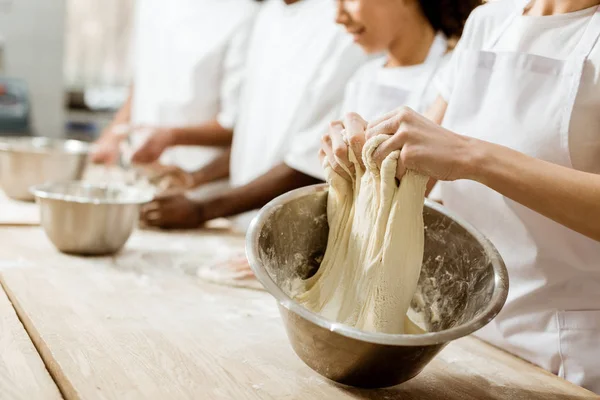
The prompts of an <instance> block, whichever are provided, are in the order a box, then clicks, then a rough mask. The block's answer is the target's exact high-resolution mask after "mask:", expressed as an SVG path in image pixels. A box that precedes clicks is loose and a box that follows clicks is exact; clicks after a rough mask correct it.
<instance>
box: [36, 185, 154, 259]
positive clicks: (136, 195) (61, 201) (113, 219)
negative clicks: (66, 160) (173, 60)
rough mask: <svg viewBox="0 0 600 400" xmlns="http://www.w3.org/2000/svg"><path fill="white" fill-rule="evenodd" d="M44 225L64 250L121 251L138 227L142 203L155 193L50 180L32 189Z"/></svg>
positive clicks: (124, 186)
mask: <svg viewBox="0 0 600 400" xmlns="http://www.w3.org/2000/svg"><path fill="white" fill-rule="evenodd" d="M31 193H33V195H34V196H35V198H36V199H37V202H38V203H39V205H40V219H41V224H42V227H43V228H44V231H45V232H46V235H47V236H48V238H49V239H50V241H51V242H52V243H53V244H54V246H56V248H58V250H60V251H62V252H64V253H70V254H79V255H106V254H113V253H116V252H118V251H119V250H120V249H121V248H122V247H123V246H124V245H125V243H126V242H127V240H128V239H129V236H130V235H131V233H132V232H133V229H134V228H135V227H136V225H137V222H138V218H139V208H140V205H142V204H144V203H147V202H149V201H151V200H152V198H153V195H154V193H152V192H151V191H149V190H147V189H140V188H136V187H134V186H128V185H124V184H106V185H104V184H89V183H85V182H69V183H47V184H43V185H40V186H35V187H33V188H31Z"/></svg>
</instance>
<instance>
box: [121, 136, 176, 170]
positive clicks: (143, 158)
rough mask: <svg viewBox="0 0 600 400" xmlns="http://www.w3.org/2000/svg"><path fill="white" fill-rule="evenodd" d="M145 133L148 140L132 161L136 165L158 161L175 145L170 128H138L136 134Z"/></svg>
mask: <svg viewBox="0 0 600 400" xmlns="http://www.w3.org/2000/svg"><path fill="white" fill-rule="evenodd" d="M140 131H142V132H144V135H147V137H148V140H146V142H145V143H144V144H143V145H142V146H141V147H140V148H139V149H138V150H137V151H136V152H135V153H133V156H132V157H131V161H132V162H133V163H135V164H149V163H153V162H155V161H157V160H158V159H159V158H160V156H161V155H162V153H163V152H164V151H165V150H166V149H167V148H169V147H171V146H173V145H174V144H175V138H174V134H173V131H172V130H171V129H168V128H151V127H136V128H134V132H140Z"/></svg>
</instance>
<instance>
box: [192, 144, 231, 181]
mask: <svg viewBox="0 0 600 400" xmlns="http://www.w3.org/2000/svg"><path fill="white" fill-rule="evenodd" d="M230 159H231V147H229V148H228V149H227V151H225V152H223V154H222V155H220V156H219V157H217V158H216V159H215V160H214V161H212V162H211V163H209V164H207V165H206V166H204V167H202V168H200V169H199V170H198V171H196V172H193V173H192V174H191V175H192V179H193V187H198V186H201V185H205V184H207V183H210V182H214V181H217V180H220V179H225V178H228V177H229V161H230Z"/></svg>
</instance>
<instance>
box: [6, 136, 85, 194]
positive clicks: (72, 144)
mask: <svg viewBox="0 0 600 400" xmlns="http://www.w3.org/2000/svg"><path fill="white" fill-rule="evenodd" d="M89 150H90V145H89V144H88V143H85V142H80V141H78V140H61V139H50V138H44V137H19V138H0V186H1V187H2V189H3V190H4V193H6V195H7V196H8V197H10V198H13V199H16V200H25V201H32V200H33V195H32V194H31V193H30V191H29V188H30V187H31V186H34V185H39V184H42V183H45V182H66V181H73V180H78V179H81V177H82V176H83V172H84V170H85V165H86V161H87V155H88V153H89Z"/></svg>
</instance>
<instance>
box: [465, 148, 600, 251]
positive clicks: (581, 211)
mask: <svg viewBox="0 0 600 400" xmlns="http://www.w3.org/2000/svg"><path fill="white" fill-rule="evenodd" d="M472 146H473V150H472V152H473V153H474V154H476V155H477V156H476V157H474V158H472V159H471V161H470V164H471V165H469V166H468V167H467V170H468V171H472V172H471V173H470V174H469V175H467V176H465V177H466V178H468V179H472V180H475V181H478V182H479V183H482V184H484V185H486V186H488V187H490V188H491V189H494V190H495V191H497V192H499V193H501V194H503V195H504V196H506V197H508V198H510V199H512V200H514V201H516V202H518V203H521V204H522V205H524V206H526V207H528V208H530V209H532V210H534V211H537V212H538V213H540V214H542V215H544V216H546V217H548V218H550V219H552V220H554V221H555V222H558V223H559V224H562V225H564V226H566V227H568V228H570V229H573V230H574V231H577V232H579V233H581V234H583V235H586V236H588V237H590V238H592V239H594V240H598V241H600V223H598V221H600V175H597V174H591V173H586V172H581V171H577V170H574V169H571V168H566V167H562V166H560V165H556V164H552V163H549V162H546V161H542V160H539V159H537V158H533V157H529V156H527V155H525V154H523V153H520V152H518V151H515V150H512V149H509V148H507V147H503V146H499V145H495V144H492V143H488V142H483V141H473V143H472Z"/></svg>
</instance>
